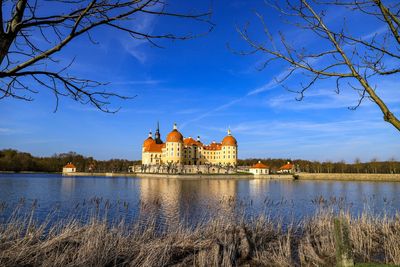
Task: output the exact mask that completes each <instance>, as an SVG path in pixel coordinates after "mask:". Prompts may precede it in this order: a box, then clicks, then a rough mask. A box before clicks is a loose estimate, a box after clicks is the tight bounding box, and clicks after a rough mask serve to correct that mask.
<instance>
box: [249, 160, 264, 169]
mask: <svg viewBox="0 0 400 267" xmlns="http://www.w3.org/2000/svg"><path fill="white" fill-rule="evenodd" d="M251 168H252V169H268V166H267V165H265V164H264V163H261V161H259V162H257V163H256V164H254V165H253V166H251Z"/></svg>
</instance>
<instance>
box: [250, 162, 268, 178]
mask: <svg viewBox="0 0 400 267" xmlns="http://www.w3.org/2000/svg"><path fill="white" fill-rule="evenodd" d="M249 172H250V173H252V174H254V175H260V174H269V168H268V166H267V165H265V164H264V163H261V161H259V162H257V163H256V164H254V165H253V166H251V167H250V168H249Z"/></svg>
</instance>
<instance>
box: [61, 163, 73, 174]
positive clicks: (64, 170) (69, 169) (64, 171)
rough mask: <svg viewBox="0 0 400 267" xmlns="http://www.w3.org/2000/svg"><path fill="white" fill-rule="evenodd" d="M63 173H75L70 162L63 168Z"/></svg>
mask: <svg viewBox="0 0 400 267" xmlns="http://www.w3.org/2000/svg"><path fill="white" fill-rule="evenodd" d="M62 172H63V173H71V172H76V167H75V165H74V164H72V162H69V163H68V164H67V165H65V166H64V167H63V171H62Z"/></svg>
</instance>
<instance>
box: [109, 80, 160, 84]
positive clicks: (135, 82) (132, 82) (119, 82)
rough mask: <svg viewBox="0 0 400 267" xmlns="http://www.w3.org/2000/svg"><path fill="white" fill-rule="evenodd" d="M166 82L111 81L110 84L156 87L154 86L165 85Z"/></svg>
mask: <svg viewBox="0 0 400 267" xmlns="http://www.w3.org/2000/svg"><path fill="white" fill-rule="evenodd" d="M164 82H165V81H163V80H152V79H149V80H124V81H111V82H110V83H112V84H115V85H135V84H140V85H154V84H160V83H164Z"/></svg>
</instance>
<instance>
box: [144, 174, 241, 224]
mask: <svg viewBox="0 0 400 267" xmlns="http://www.w3.org/2000/svg"><path fill="white" fill-rule="evenodd" d="M236 194H237V180H202V181H198V180H197V181H193V180H175V179H141V180H140V200H141V208H142V209H141V212H158V215H161V216H162V217H164V218H165V220H166V223H168V224H171V223H178V222H179V220H180V218H183V217H184V216H186V214H188V213H191V214H193V213H198V214H199V215H201V214H200V213H201V212H212V213H215V212H217V213H232V212H233V210H234V204H235V201H236ZM205 207H209V209H208V210H205V209H204V208H205Z"/></svg>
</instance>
